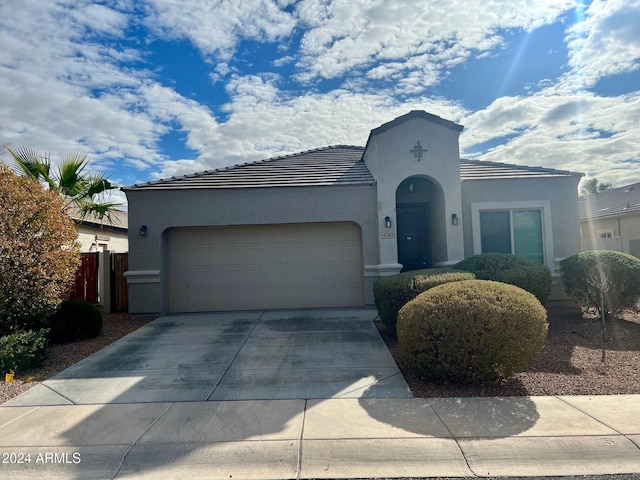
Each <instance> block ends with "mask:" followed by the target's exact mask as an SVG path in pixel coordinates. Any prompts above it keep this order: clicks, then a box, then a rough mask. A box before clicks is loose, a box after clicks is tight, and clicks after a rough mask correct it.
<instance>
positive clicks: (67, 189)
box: [6, 146, 121, 220]
mask: <svg viewBox="0 0 640 480" xmlns="http://www.w3.org/2000/svg"><path fill="white" fill-rule="evenodd" d="M6 150H7V152H9V155H11V157H12V158H13V162H14V165H15V168H16V169H17V170H18V171H20V172H21V173H22V174H23V175H26V176H28V177H32V178H35V179H37V180H39V181H41V182H44V183H46V184H47V185H48V186H49V189H50V190H52V191H54V192H56V193H58V194H59V195H60V196H62V197H63V198H64V199H65V207H66V208H67V209H70V208H71V207H75V210H76V211H77V213H78V216H79V217H80V220H84V219H85V218H86V217H87V216H88V215H95V216H96V217H98V218H100V219H103V218H105V217H106V218H107V219H110V218H111V213H113V212H114V211H115V210H116V207H118V206H120V205H121V204H120V203H115V202H105V201H101V200H103V199H104V197H105V194H106V192H108V191H109V190H114V189H117V188H118V186H116V185H113V184H112V183H111V182H109V180H108V179H107V178H106V177H105V176H104V175H103V174H102V173H93V174H92V173H88V172H85V171H84V169H85V168H86V167H87V165H88V164H89V160H88V158H87V153H86V152H84V151H82V150H74V151H72V152H71V153H69V154H68V155H67V156H66V157H65V158H64V159H63V160H62V162H61V163H60V165H59V166H58V170H57V172H56V173H55V174H54V173H52V172H51V159H50V158H49V156H48V155H40V154H38V152H36V151H35V150H33V149H32V148H29V147H18V148H15V149H14V148H13V147H11V146H7V147H6Z"/></svg>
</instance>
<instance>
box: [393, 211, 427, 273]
mask: <svg viewBox="0 0 640 480" xmlns="http://www.w3.org/2000/svg"><path fill="white" fill-rule="evenodd" d="M429 207H430V205H429V204H428V203H416V204H401V205H398V206H397V207H396V219H397V222H398V263H401V264H402V271H403V272H406V271H408V270H418V269H421V268H431V245H430V240H431V232H430V229H429Z"/></svg>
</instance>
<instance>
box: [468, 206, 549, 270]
mask: <svg viewBox="0 0 640 480" xmlns="http://www.w3.org/2000/svg"><path fill="white" fill-rule="evenodd" d="M487 210H494V211H495V210H501V211H504V210H541V212H542V241H543V245H542V249H543V255H544V264H545V265H546V266H547V267H549V269H550V270H551V271H552V272H553V271H554V268H555V260H554V254H553V227H552V222H551V202H550V201H549V200H527V201H514V202H474V203H471V231H472V233H473V254H474V255H478V254H480V253H482V236H481V235H480V212H481V211H487Z"/></svg>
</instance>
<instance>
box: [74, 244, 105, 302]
mask: <svg viewBox="0 0 640 480" xmlns="http://www.w3.org/2000/svg"><path fill="white" fill-rule="evenodd" d="M81 256H82V258H81V261H80V266H79V267H78V270H77V271H76V281H75V285H74V287H73V291H72V292H71V294H70V295H69V298H74V299H75V298H77V299H80V300H86V301H87V302H91V303H98V262H99V259H98V253H97V252H96V253H83V254H81Z"/></svg>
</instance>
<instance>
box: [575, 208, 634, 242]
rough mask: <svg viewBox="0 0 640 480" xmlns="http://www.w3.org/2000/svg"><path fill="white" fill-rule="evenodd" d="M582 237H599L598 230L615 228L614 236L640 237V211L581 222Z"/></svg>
mask: <svg viewBox="0 0 640 480" xmlns="http://www.w3.org/2000/svg"><path fill="white" fill-rule="evenodd" d="M580 225H581V228H582V238H589V237H597V232H598V230H607V229H611V230H613V236H614V237H628V238H640V213H634V214H630V215H620V216H618V217H610V218H596V219H591V220H583V221H582V222H580Z"/></svg>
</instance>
